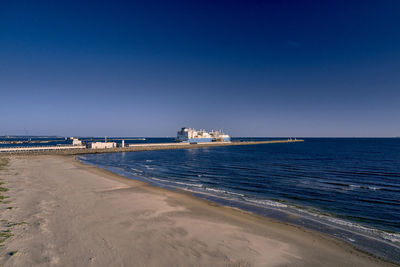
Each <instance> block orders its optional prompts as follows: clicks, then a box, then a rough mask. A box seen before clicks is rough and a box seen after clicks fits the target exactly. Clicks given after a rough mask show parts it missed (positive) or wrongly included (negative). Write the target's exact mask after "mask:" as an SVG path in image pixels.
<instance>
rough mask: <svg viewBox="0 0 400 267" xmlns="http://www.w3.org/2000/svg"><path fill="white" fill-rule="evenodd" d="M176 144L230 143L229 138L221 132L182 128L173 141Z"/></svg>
mask: <svg viewBox="0 0 400 267" xmlns="http://www.w3.org/2000/svg"><path fill="white" fill-rule="evenodd" d="M175 141H177V142H187V143H208V142H230V141H231V137H230V136H229V135H227V134H225V133H223V132H222V131H211V132H207V131H206V130H199V131H197V130H195V129H193V128H186V127H183V128H182V129H181V130H180V131H179V132H178V134H177V137H176V139H175Z"/></svg>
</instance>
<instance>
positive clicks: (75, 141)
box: [67, 137, 82, 146]
mask: <svg viewBox="0 0 400 267" xmlns="http://www.w3.org/2000/svg"><path fill="white" fill-rule="evenodd" d="M67 144H70V145H73V146H81V145H82V141H81V140H79V139H78V138H75V137H68V138H67Z"/></svg>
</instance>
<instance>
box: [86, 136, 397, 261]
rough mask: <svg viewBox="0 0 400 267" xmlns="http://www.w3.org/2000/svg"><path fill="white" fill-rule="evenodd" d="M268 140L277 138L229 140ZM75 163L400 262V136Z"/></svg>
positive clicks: (104, 157) (319, 140)
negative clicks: (299, 228)
mask: <svg viewBox="0 0 400 267" xmlns="http://www.w3.org/2000/svg"><path fill="white" fill-rule="evenodd" d="M272 139H273V140H276V139H279V138H233V141H252V140H257V141H263V140H272ZM171 141H173V138H145V139H144V138H143V139H134V138H132V141H131V142H141V143H147V142H150V143H158V142H171ZM79 160H80V161H82V162H83V163H86V164H90V165H94V166H97V167H100V168H103V169H106V170H109V171H112V172H115V173H117V174H120V175H123V176H125V177H127V178H130V179H137V180H140V181H145V182H148V183H150V184H151V185H154V186H159V187H163V188H167V189H170V190H183V191H186V192H189V193H191V194H193V195H195V196H197V197H200V198H203V199H207V200H209V201H213V202H215V203H218V204H221V205H225V206H230V207H234V208H238V209H242V210H246V211H249V212H253V213H256V214H259V215H262V216H266V217H270V218H274V219H277V220H279V221H283V222H286V223H290V224H294V225H299V226H303V227H305V228H308V229H312V230H316V231H319V232H322V233H325V234H328V235H331V236H334V237H337V238H340V239H342V240H345V241H346V242H348V243H351V244H352V245H354V246H355V247H357V248H359V249H361V250H363V251H366V252H369V253H371V254H373V255H376V256H378V257H381V258H384V259H387V260H390V261H393V262H396V263H400V138H304V142H297V143H276V144H260V145H248V146H224V147H207V148H193V149H176V150H159V151H142V152H123V153H109V154H87V155H82V156H79ZM132 205H134V203H132Z"/></svg>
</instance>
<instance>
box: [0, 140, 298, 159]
mask: <svg viewBox="0 0 400 267" xmlns="http://www.w3.org/2000/svg"><path fill="white" fill-rule="evenodd" d="M303 141H304V140H302V139H295V140H293V139H288V140H270V141H245V142H212V143H198V144H187V143H149V144H131V145H130V146H129V147H116V148H105V149H88V148H84V147H82V146H79V148H72V147H71V146H70V147H68V149H62V148H61V149H60V147H58V146H49V147H45V146H43V147H40V149H38V147H24V148H21V147H19V148H0V153H1V154H2V155H3V154H29V155H54V154H57V155H79V154H97V153H115V152H134V151H150V150H166V149H188V148H203V147H217V146H243V145H260V144H277V143H294V142H303Z"/></svg>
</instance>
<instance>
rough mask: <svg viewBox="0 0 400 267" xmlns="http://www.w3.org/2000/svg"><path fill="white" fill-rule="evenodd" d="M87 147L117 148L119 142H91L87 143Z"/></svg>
mask: <svg viewBox="0 0 400 267" xmlns="http://www.w3.org/2000/svg"><path fill="white" fill-rule="evenodd" d="M86 147H87V148H91V149H105V148H116V147H117V143H115V142H107V143H104V142H91V143H88V144H87V145H86Z"/></svg>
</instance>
